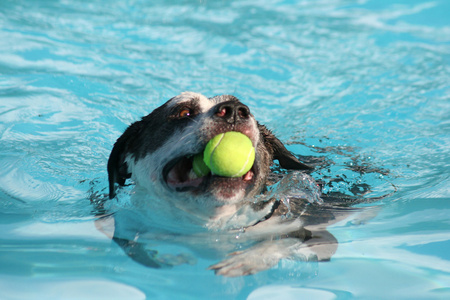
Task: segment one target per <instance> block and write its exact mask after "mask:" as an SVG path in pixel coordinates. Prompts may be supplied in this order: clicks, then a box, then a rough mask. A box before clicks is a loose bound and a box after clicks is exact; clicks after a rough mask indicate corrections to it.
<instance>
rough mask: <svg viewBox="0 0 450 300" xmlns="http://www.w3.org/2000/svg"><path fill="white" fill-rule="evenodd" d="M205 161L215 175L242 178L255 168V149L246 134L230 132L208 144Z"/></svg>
mask: <svg viewBox="0 0 450 300" xmlns="http://www.w3.org/2000/svg"><path fill="white" fill-rule="evenodd" d="M203 160H204V162H205V164H206V165H207V166H208V167H209V168H210V169H211V172H212V173H213V174H216V175H219V176H224V177H241V176H242V175H244V174H245V173H247V172H248V171H249V170H250V169H251V168H252V166H253V162H254V161H255V148H253V144H252V141H251V140H250V139H249V138H248V137H247V136H246V135H245V134H242V133H240V132H235V131H229V132H226V133H221V134H218V135H216V136H215V137H213V138H212V139H211V140H210V141H209V142H208V144H207V145H206V148H205V151H203Z"/></svg>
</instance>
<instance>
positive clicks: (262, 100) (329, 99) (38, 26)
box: [0, 0, 450, 300]
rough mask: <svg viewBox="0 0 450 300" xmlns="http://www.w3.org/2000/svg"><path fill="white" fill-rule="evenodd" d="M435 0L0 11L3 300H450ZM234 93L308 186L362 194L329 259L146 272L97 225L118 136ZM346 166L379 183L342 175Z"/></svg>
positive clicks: (443, 87)
mask: <svg viewBox="0 0 450 300" xmlns="http://www.w3.org/2000/svg"><path fill="white" fill-rule="evenodd" d="M449 11H450V2H448V1H439V0H438V1H413V0H408V1H404V0H396V1H381V0H379V1H376V0H372V1H370V0H367V1H364V0H363V1H357V0H355V1H352V0H321V1H312V0H311V1H308V0H305V1H288V0H286V1H281V0H280V1H275V0H272V1H254V0H248V1H199V0H198V1H144V0H142V1H139V0H135V1H132V0H130V1H105V0H94V1H83V0H59V1H44V0H37V1H26V0H22V1H20V0H18V1H12V0H11V1H9V0H6V1H2V2H1V4H0V15H1V18H0V206H1V210H0V299H44V298H45V299H145V298H148V299H211V298H223V299H283V300H285V299H299V298H304V299H449V298H450V218H449V215H450V204H449V201H450V197H449V195H450V180H449V178H450V158H449V156H450V151H449V150H450V101H449V100H450V87H449V82H450V24H449V23H450V22H449V21H448V12H449ZM185 90H191V91H196V92H200V93H202V94H204V95H207V96H213V95H217V94H234V95H235V96H237V97H238V98H240V99H241V100H242V101H244V102H245V103H247V104H248V105H249V106H250V108H251V110H252V112H253V114H254V115H255V116H256V117H257V118H258V119H259V120H260V121H261V123H263V124H266V125H267V126H268V127H269V128H271V129H273V130H274V132H275V133H276V134H277V135H278V136H279V137H280V139H281V140H283V141H284V142H285V143H286V144H287V145H288V148H289V150H291V151H293V152H294V153H297V154H301V155H312V156H318V157H324V158H325V159H328V160H331V161H333V162H334V163H333V164H332V165H330V168H329V169H326V170H321V172H316V173H315V174H313V175H314V176H315V177H316V178H321V179H324V180H325V181H326V180H327V179H329V178H336V177H337V176H341V178H345V179H346V180H344V181H341V182H340V183H339V182H337V183H336V184H335V185H328V186H327V187H326V191H328V192H332V191H335V190H341V191H342V190H345V189H347V188H348V186H347V183H348V182H362V183H367V184H370V185H371V189H372V195H382V194H385V193H389V192H391V191H392V187H393V186H395V188H396V189H397V192H395V193H394V194H393V195H391V196H389V197H387V198H384V199H382V200H380V201H379V202H377V203H372V204H370V206H372V207H375V206H376V207H377V208H378V213H377V214H376V215H375V216H374V217H373V218H372V219H371V220H370V221H368V222H365V223H358V222H355V221H354V220H348V221H344V222H340V223H338V224H335V225H334V226H333V227H332V228H330V231H331V232H332V233H333V235H334V236H336V237H337V239H338V240H339V243H340V244H339V248H338V251H337V253H336V254H335V255H334V256H333V258H332V259H331V261H330V262H327V263H313V262H308V263H305V262H303V263H302V262H298V263H296V264H293V265H291V266H288V267H286V266H284V267H283V266H282V265H279V266H278V267H277V268H274V269H272V270H270V271H266V272H262V273H259V274H256V275H253V276H247V277H240V278H222V277H219V276H215V275H214V273H213V272H212V271H208V270H206V268H207V267H208V266H209V265H211V264H212V263H215V261H211V260H208V259H202V258H199V259H198V261H197V264H195V265H186V266H179V267H176V268H173V269H165V270H153V269H149V268H146V267H143V266H140V265H139V264H137V263H134V262H133V261H132V260H131V259H129V258H128V257H127V256H126V255H125V254H124V253H123V251H122V250H121V249H120V248H119V247H118V246H117V245H115V244H113V243H111V241H110V240H109V239H108V238H107V237H106V236H105V235H103V234H102V233H100V232H99V231H98V230H97V229H96V227H95V224H94V220H95V216H94V210H95V209H94V207H93V205H92V204H91V203H90V201H89V199H90V195H92V194H93V193H100V194H101V193H105V192H106V186H107V174H106V161H107V158H108V155H109V152H110V150H111V148H112V145H113V143H114V142H115V140H116V139H117V137H118V136H119V135H120V134H121V132H122V131H123V130H124V129H125V128H126V126H127V125H128V124H130V123H131V122H133V121H135V120H137V119H138V118H140V117H141V116H143V115H146V114H148V113H149V112H150V111H151V110H153V109H154V108H156V107H157V106H159V105H160V104H162V103H163V102H165V101H166V100H167V99H169V98H171V97H173V96H174V95H177V94H179V93H180V92H182V91H185ZM352 164H357V165H360V166H361V165H362V166H366V167H367V168H369V167H370V168H377V169H379V170H385V172H368V171H367V169H366V171H367V172H362V173H358V172H356V171H355V170H354V169H353V170H352V168H351V166H352Z"/></svg>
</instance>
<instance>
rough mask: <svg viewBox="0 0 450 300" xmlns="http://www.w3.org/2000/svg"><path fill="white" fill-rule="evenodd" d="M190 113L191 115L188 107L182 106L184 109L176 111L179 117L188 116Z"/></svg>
mask: <svg viewBox="0 0 450 300" xmlns="http://www.w3.org/2000/svg"><path fill="white" fill-rule="evenodd" d="M190 115H191V110H190V109H188V108H184V109H182V110H180V112H179V113H178V117H179V118H185V117H189V116H190Z"/></svg>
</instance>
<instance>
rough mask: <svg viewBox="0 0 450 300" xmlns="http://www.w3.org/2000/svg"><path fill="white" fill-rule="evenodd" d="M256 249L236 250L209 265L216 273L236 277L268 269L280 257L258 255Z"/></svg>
mask: <svg viewBox="0 0 450 300" xmlns="http://www.w3.org/2000/svg"><path fill="white" fill-rule="evenodd" d="M255 252H257V251H238V252H233V253H231V254H230V257H229V258H227V259H225V260H223V261H221V262H220V263H218V264H215V265H212V266H210V267H209V268H208V269H209V270H214V272H215V273H216V275H222V276H226V277H237V276H244V275H251V274H255V273H258V272H261V271H264V270H267V269H270V268H271V267H273V266H274V265H276V264H277V263H278V261H279V260H280V259H281V256H280V257H277V256H270V257H267V255H265V256H264V255H260V254H259V253H255Z"/></svg>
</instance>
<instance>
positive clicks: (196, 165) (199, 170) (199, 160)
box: [192, 153, 210, 177]
mask: <svg viewBox="0 0 450 300" xmlns="http://www.w3.org/2000/svg"><path fill="white" fill-rule="evenodd" d="M192 169H193V170H194V172H195V174H196V175H197V176H198V177H203V176H205V175H207V174H208V173H209V172H210V170H209V168H208V166H207V165H206V164H205V163H204V161H203V153H199V154H197V155H195V156H194V159H193V160H192Z"/></svg>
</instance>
